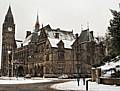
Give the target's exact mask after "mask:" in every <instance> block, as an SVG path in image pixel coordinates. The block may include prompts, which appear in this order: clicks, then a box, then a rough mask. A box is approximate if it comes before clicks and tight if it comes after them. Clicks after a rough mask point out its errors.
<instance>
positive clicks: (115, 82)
mask: <svg viewBox="0 0 120 91" xmlns="http://www.w3.org/2000/svg"><path fill="white" fill-rule="evenodd" d="M99 83H100V84H106V85H120V78H104V77H100V78H99Z"/></svg>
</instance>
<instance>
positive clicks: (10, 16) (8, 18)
mask: <svg viewBox="0 0 120 91" xmlns="http://www.w3.org/2000/svg"><path fill="white" fill-rule="evenodd" d="M4 22H9V23H14V19H13V14H12V10H11V6H10V5H9V8H8V11H7V14H6V16H5V21H4Z"/></svg>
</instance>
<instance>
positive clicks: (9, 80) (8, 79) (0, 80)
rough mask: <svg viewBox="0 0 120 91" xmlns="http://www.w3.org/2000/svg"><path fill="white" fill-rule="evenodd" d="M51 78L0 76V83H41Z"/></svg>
mask: <svg viewBox="0 0 120 91" xmlns="http://www.w3.org/2000/svg"><path fill="white" fill-rule="evenodd" d="M50 81H52V80H50V79H45V78H40V79H25V78H15V77H0V84H30V83H43V82H50Z"/></svg>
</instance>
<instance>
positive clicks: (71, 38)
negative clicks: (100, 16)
mask: <svg viewBox="0 0 120 91" xmlns="http://www.w3.org/2000/svg"><path fill="white" fill-rule="evenodd" d="M15 31H16V30H15V24H14V18H13V14H12V11H11V7H10V6H9V9H8V12H7V14H6V16H5V20H4V23H3V27H2V55H1V56H2V59H1V70H2V75H3V76H26V75H28V74H29V75H30V76H39V77H40V76H41V77H42V76H44V77H59V76H60V75H62V74H67V75H68V76H69V77H73V76H74V75H76V74H78V73H81V74H89V73H90V68H91V67H92V66H93V65H95V64H99V63H100V62H101V61H102V60H103V58H104V56H105V51H104V50H105V47H104V45H103V43H102V42H101V41H99V40H98V39H97V38H95V37H94V36H93V31H89V29H86V30H82V32H81V34H80V35H78V34H76V35H75V34H73V31H65V30H61V29H60V28H57V29H53V28H51V26H50V25H49V24H48V25H46V26H43V25H41V26H40V24H39V17H38V15H37V20H36V24H35V27H34V29H33V30H32V31H33V32H31V31H26V36H25V39H24V40H23V41H22V42H21V41H18V40H16V39H15ZM17 42H21V46H17Z"/></svg>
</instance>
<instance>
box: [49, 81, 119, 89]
mask: <svg viewBox="0 0 120 91" xmlns="http://www.w3.org/2000/svg"><path fill="white" fill-rule="evenodd" d="M51 88H54V89H58V90H84V91H85V90H86V86H85V85H83V80H82V79H80V85H79V86H78V83H77V80H75V79H74V80H73V81H69V82H65V83H59V84H54V85H52V86H51ZM88 90H89V91H120V86H115V85H103V84H97V83H96V82H88Z"/></svg>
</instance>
